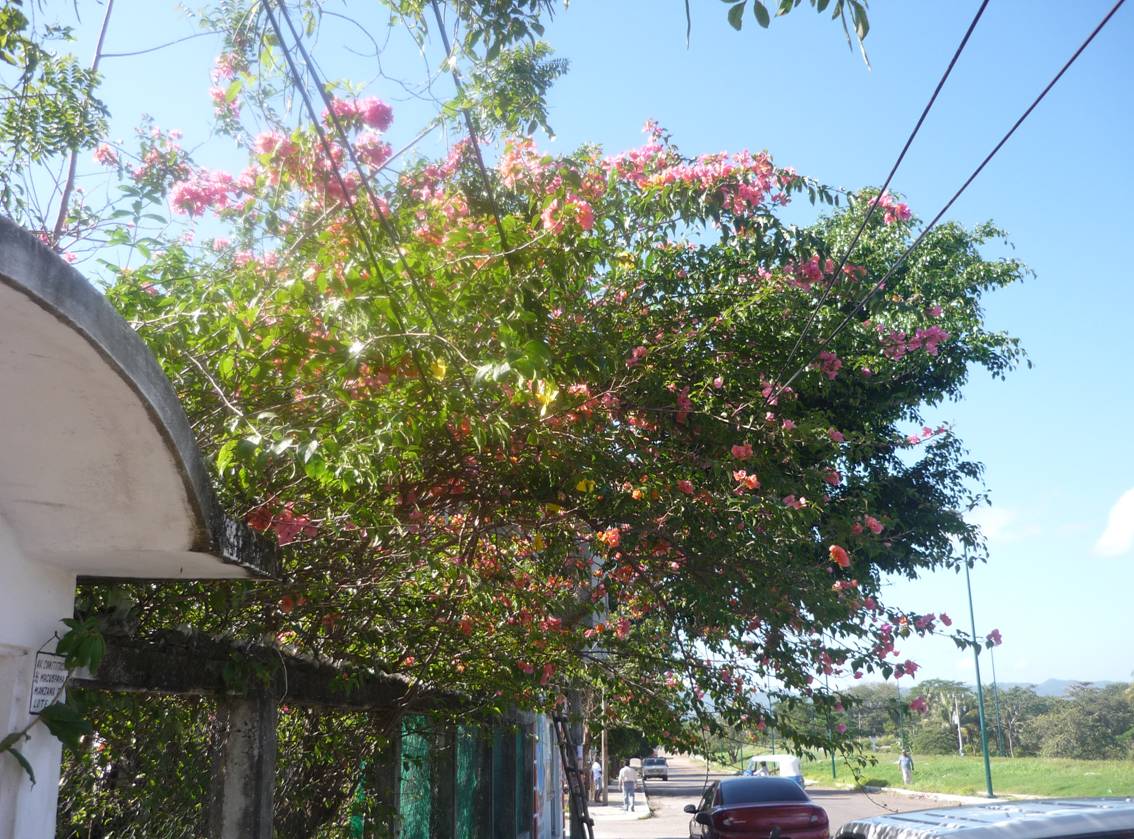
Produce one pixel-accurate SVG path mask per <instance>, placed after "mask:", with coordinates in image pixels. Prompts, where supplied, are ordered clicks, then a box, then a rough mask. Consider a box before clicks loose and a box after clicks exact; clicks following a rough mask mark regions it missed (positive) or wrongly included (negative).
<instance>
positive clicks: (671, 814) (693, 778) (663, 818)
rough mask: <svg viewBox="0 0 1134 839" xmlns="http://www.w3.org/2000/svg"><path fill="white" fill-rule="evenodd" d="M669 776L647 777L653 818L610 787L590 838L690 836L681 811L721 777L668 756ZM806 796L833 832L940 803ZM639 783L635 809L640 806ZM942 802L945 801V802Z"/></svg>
mask: <svg viewBox="0 0 1134 839" xmlns="http://www.w3.org/2000/svg"><path fill="white" fill-rule="evenodd" d="M668 760H669V780H668V781H648V782H646V784H647V792H648V795H649V801H650V806H651V808H652V809H653V816H651V817H649V818H640V816H642V815H645V814H644V813H643V812H638V813H633V814H631V813H625V812H623V811H622V807H621V795H617V794H616V793H615V789H614V788H613V787H611V789H610V806H609V807H601V806H593V805H592V810H591V815H592V816H593V817H594V819H595V839H689V818H690V817H689V815H688V814H687V813H684V812H682V808H683V807H684V806H685V805H686V804H696V803H697V802H698V801H699V800H700V798H701V791H702V790H703V789H704V787H705V784H706V783H707V781H708V780H712V779H714V778H720V777H725V776H723V775H718V774H712V773H706V772H705V769H704V765H703V764H701V763H700V761H696V760H695V759H693V758H689V757H682V756H678V757H670V758H669V759H668ZM807 794H808V795H810V796H811V798H812V800H813V801H814V802H815V803H816V804H818V805H819V806H821V807H822V808H823V809H824V810H826V811H827V815H828V817H829V818H830V820H831V833H832V835H834V832H835V830H836V829H837V828H838V827H839V825H841V824H843V823H844V822H847V821H850V820H851V819H857V818H862V817H864V816H876V815H880V814H882V813H886V812H892V811H904V810H919V809H924V808H926V807H940V806H942V803H941V802H940V801H930V800H927V799H924V798H914V797H909V796H903V795H896V794H892V793H889V794H888V793H870V794H869V795H868V794H866V793H862V792H853V791H851V790H840V789H824V788H823V787H822V786H814V787H813V786H808V788H807ZM641 805H642V792H641V785H640V784H639V791H638V810H639V811H641V810H642V809H643V808H642V806H641ZM946 806H947V805H946Z"/></svg>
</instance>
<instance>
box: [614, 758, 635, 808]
mask: <svg viewBox="0 0 1134 839" xmlns="http://www.w3.org/2000/svg"><path fill="white" fill-rule="evenodd" d="M637 784H638V773H637V772H635V771H634V769H633V768H632V767H631V766H630V761H629V760H627V761H624V762H623V765H622V768H621V769H620V770H618V786H620V787H622V809H623V810H629V811H630V812H631V813H632V812H634V791H635V788H636V787H637Z"/></svg>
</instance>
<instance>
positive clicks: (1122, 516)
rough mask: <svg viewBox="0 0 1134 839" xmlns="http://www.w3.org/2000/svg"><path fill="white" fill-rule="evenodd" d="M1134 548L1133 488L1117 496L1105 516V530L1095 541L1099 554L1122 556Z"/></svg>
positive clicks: (1096, 551) (1096, 550)
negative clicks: (1108, 513) (1107, 514)
mask: <svg viewBox="0 0 1134 839" xmlns="http://www.w3.org/2000/svg"><path fill="white" fill-rule="evenodd" d="M1131 548H1134V489H1128V490H1126V492H1124V493H1122V495H1120V496H1119V497H1118V500H1117V501H1115V502H1114V506H1113V507H1111V508H1110V515H1109V516H1107V520H1106V530H1104V531H1103V532H1102V536H1100V537H1099V540H1098V541H1097V542H1095V553H1096V554H1097V555H1099V556H1122V555H1123V554H1124V553H1126V552H1128V551H1129V550H1130V549H1131Z"/></svg>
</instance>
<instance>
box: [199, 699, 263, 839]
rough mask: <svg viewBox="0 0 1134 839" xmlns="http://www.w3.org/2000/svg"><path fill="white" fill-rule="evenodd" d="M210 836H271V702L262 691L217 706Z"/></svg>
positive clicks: (228, 838) (239, 838)
mask: <svg viewBox="0 0 1134 839" xmlns="http://www.w3.org/2000/svg"><path fill="white" fill-rule="evenodd" d="M213 754H214V756H213V777H212V782H211V783H212V786H211V789H210V791H209V834H208V835H209V839H272V794H273V792H274V790H275V783H276V702H275V699H274V698H273V697H271V696H269V695H268V694H267V693H261V694H259V695H257V696H254V697H248V698H244V697H241V698H225V699H222V700H220V702H219V703H218V706H217V719H216V723H215V728H214V753H213Z"/></svg>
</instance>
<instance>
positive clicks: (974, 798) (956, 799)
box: [804, 778, 1037, 804]
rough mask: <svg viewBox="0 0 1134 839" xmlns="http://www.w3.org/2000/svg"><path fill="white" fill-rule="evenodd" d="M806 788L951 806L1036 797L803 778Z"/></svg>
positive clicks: (994, 802)
mask: <svg viewBox="0 0 1134 839" xmlns="http://www.w3.org/2000/svg"><path fill="white" fill-rule="evenodd" d="M804 781H805V782H806V784H807V785H808V786H818V787H834V788H836V789H845V790H862V791H863V792H869V793H882V792H892V793H894V794H895V795H904V796H906V797H907V798H928V799H930V800H932V801H948V802H951V803H953V804H996V803H1000V802H1004V801H1012V800H1018V799H1026V798H1035V797H1037V796H1030V795H1010V796H1001V795H998V796H996V797H995V798H989V797H988V796H987V795H959V794H957V793H951V792H929V791H926V790H920V789H908V788H906V787H880V786H876V785H874V784H871V785H869V786H859V785H858V784H844V783H839V782H833V783H832V782H831V781H826V780H824V781H817V780H815V779H814V778H804Z"/></svg>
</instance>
